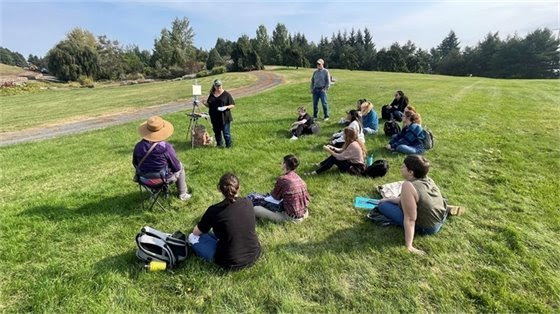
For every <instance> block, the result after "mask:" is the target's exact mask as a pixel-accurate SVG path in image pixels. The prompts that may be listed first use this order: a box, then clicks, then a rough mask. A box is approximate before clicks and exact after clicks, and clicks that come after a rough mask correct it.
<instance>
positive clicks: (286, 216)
mask: <svg viewBox="0 0 560 314" xmlns="http://www.w3.org/2000/svg"><path fill="white" fill-rule="evenodd" d="M298 166H299V160H298V159H297V157H296V156H294V155H287V156H284V161H283V162H282V170H283V171H284V175H282V176H281V177H279V178H278V180H276V185H275V186H274V189H273V190H272V192H270V196H269V197H272V198H273V199H274V200H273V203H272V204H271V203H270V202H268V201H267V198H260V197H257V198H253V205H255V206H254V209H255V216H256V217H258V218H265V219H270V220H274V221H276V222H282V221H291V222H295V223H299V222H302V221H303V220H304V219H305V218H307V217H308V215H309V211H308V209H307V208H308V206H309V198H310V197H309V192H308V191H307V185H306V184H305V182H304V181H303V180H302V179H301V178H300V176H299V175H298V174H297V173H296V169H297V167H298ZM278 201H281V202H278ZM276 203H278V204H276ZM278 205H279V206H278Z"/></svg>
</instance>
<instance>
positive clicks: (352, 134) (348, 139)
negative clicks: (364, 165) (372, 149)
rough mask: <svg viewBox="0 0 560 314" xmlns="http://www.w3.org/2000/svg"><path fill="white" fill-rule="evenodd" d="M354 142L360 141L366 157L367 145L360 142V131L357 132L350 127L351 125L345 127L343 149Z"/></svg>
mask: <svg viewBox="0 0 560 314" xmlns="http://www.w3.org/2000/svg"><path fill="white" fill-rule="evenodd" d="M352 142H358V144H359V145H360V148H361V149H362V155H363V156H364V157H365V156H366V152H367V151H366V146H365V145H364V143H362V142H360V141H359V140H358V133H357V132H356V130H354V129H352V128H349V127H345V128H344V146H343V147H342V150H345V149H346V148H347V147H348V146H349V145H350V144H352Z"/></svg>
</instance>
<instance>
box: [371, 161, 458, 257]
mask: <svg viewBox="0 0 560 314" xmlns="http://www.w3.org/2000/svg"><path fill="white" fill-rule="evenodd" d="M429 170H430V163H429V161H428V160H427V159H426V158H424V157H423V156H419V155H409V156H406V158H405V159H404V162H403V164H402V167H401V175H402V177H403V178H404V179H405V181H404V183H403V185H402V190H401V194H400V196H399V197H394V198H384V199H381V200H380V201H379V205H378V209H379V212H380V213H381V214H383V216H385V217H387V218H389V220H391V221H392V223H393V224H396V225H398V226H401V227H403V228H404V242H405V246H406V248H407V249H408V250H409V251H410V252H412V253H417V254H423V253H424V252H423V251H421V250H418V249H416V248H414V247H413V246H412V241H413V240H414V234H415V233H418V234H434V233H437V232H439V230H440V229H441V226H442V225H443V223H444V222H445V220H446V218H447V204H446V202H445V199H444V198H443V197H442V195H441V191H440V189H439V188H438V187H437V185H436V184H435V183H434V181H433V180H432V179H431V178H429V177H428V171H429Z"/></svg>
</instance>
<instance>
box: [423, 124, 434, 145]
mask: <svg viewBox="0 0 560 314" xmlns="http://www.w3.org/2000/svg"><path fill="white" fill-rule="evenodd" d="M422 132H423V133H424V139H423V140H422V144H423V145H424V149H425V150H428V149H432V148H434V135H433V134H432V131H430V130H428V129H426V128H424V130H423V131H422Z"/></svg>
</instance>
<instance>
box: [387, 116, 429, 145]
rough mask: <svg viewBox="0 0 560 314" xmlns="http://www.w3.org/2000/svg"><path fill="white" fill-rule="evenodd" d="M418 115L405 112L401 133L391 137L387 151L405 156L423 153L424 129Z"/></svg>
mask: <svg viewBox="0 0 560 314" xmlns="http://www.w3.org/2000/svg"><path fill="white" fill-rule="evenodd" d="M420 123H422V118H421V117H420V114H418V113H415V112H412V111H406V112H405V114H404V120H403V128H402V130H401V133H399V134H395V135H393V137H392V138H391V140H390V141H389V144H387V147H386V148H387V149H388V150H389V151H392V152H399V153H403V154H406V155H419V154H423V153H424V143H423V140H424V129H422V125H420Z"/></svg>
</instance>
